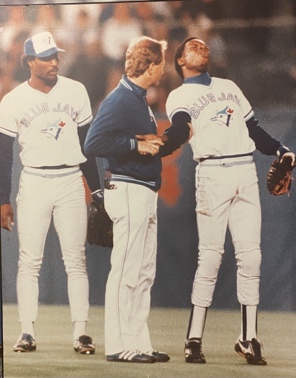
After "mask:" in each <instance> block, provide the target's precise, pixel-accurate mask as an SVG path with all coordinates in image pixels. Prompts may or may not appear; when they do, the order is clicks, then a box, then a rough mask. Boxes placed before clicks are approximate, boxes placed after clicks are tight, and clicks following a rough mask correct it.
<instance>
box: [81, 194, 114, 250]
mask: <svg viewBox="0 0 296 378" xmlns="http://www.w3.org/2000/svg"><path fill="white" fill-rule="evenodd" d="M92 197H93V201H92V202H91V203H90V206H89V214H88V220H87V241H88V242H89V244H90V245H93V244H95V245H98V246H102V247H109V248H112V247H113V222H112V220H111V219H110V218H109V215H108V214H107V212H106V210H105V206H104V194H103V192H102V191H101V190H100V191H98V192H96V194H95V195H93V196H92Z"/></svg>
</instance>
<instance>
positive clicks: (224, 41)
mask: <svg viewBox="0 0 296 378" xmlns="http://www.w3.org/2000/svg"><path fill="white" fill-rule="evenodd" d="M33 3H34V2H33ZM38 3H39V5H36V4H32V3H31V5H27V6H25V5H19V6H16V5H15V6H12V5H11V6H1V7H0V100H1V98H2V97H3V96H4V95H5V93H7V92H8V91H10V90H11V89H12V88H13V87H14V86H16V85H18V84H19V83H20V82H22V81H24V80H26V79H27V78H28V72H27V71H26V70H25V69H23V68H22V67H21V65H20V57H21V55H22V53H23V43H24V41H25V39H26V38H27V37H28V36H29V35H32V34H34V33H37V32H39V31H43V30H49V31H51V32H52V34H53V35H54V37H55V39H56V41H57V44H58V45H60V47H62V48H64V49H65V50H66V52H65V53H62V54H60V59H61V62H60V74H62V75H65V76H68V77H71V78H73V79H76V80H79V81H81V82H82V83H84V84H85V86H86V88H87V90H88V93H89V96H90V99H91V103H92V106H93V109H94V111H96V109H97V107H98V105H99V104H100V102H101V101H102V99H103V98H104V96H105V95H106V94H107V93H108V92H109V91H110V90H112V89H113V88H114V87H115V86H116V85H117V82H118V79H119V78H120V77H121V75H122V74H123V71H124V58H125V50H126V47H127V45H128V43H129V42H130V40H131V38H133V37H136V36H139V35H148V36H150V37H153V38H156V39H165V40H167V41H168V44H169V45H168V46H169V47H168V51H167V55H166V68H165V75H164V77H163V80H162V82H161V85H160V86H159V87H158V88H157V89H156V88H151V89H150V90H149V94H148V95H149V96H148V99H149V103H150V105H151V106H152V108H153V110H154V111H155V113H156V116H157V117H160V118H161V117H165V109H164V105H165V100H166V97H167V95H168V92H169V91H170V90H171V89H173V88H174V87H176V86H177V85H179V84H180V79H179V78H178V77H177V75H176V73H175V70H174V64H173V56H174V52H175V50H176V46H177V45H178V44H179V43H180V42H181V41H182V40H183V39H184V38H185V37H187V36H192V35H194V36H198V37H200V38H202V39H203V40H205V41H206V43H207V44H208V45H209V47H210V50H211V64H210V68H209V71H210V73H211V74H212V75H213V76H220V77H227V78H230V79H233V80H234V81H236V83H237V84H238V85H239V86H240V87H241V88H242V90H243V91H244V93H245V94H246V95H247V97H248V98H249V100H250V101H251V103H252V105H253V106H254V107H256V106H265V105H266V106H268V105H270V106H274V105H289V104H293V103H294V100H295V98H296V91H295V89H296V86H295V85H296V61H295V58H296V1H295V0H256V1H255V0H254V1H250V0H240V1H236V0H193V1H188V0H187V1H148V2H146V1H139V2H128V1H125V2H121V3H114V2H112V3H107V2H104V3H91V4H65V3H64V4H57V3H53V4H51V5H46V4H43V3H42V2H40V1H39V2H38Z"/></svg>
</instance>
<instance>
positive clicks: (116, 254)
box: [85, 37, 190, 363]
mask: <svg viewBox="0 0 296 378" xmlns="http://www.w3.org/2000/svg"><path fill="white" fill-rule="evenodd" d="M165 50H166V42H165V41H157V40H154V39H151V38H148V37H141V38H139V39H136V40H134V41H132V42H131V44H130V46H129V48H128V49H127V53H126V62H125V75H123V77H122V79H121V80H120V82H119V84H118V86H117V87H116V88H115V90H114V91H112V92H111V93H110V94H109V95H108V96H107V97H106V99H105V100H104V101H103V102H102V104H101V106H100V108H99V110H98V113H97V115H96V117H95V119H94V121H93V123H92V125H91V127H90V129H89V132H88V135H87V138H86V141H85V152H86V154H87V155H88V156H100V157H104V158H106V171H107V177H108V181H107V183H106V186H105V192H104V198H105V207H106V211H107V213H108V214H109V216H110V218H111V219H112V221H113V241H114V247H113V250H112V254H111V270H110V273H109V276H108V281H107V287H106V297H105V353H106V358H107V361H113V362H116V361H119V362H122V361H123V362H139V363H153V362H167V361H169V359H170V357H169V355H168V354H167V353H164V352H159V351H156V350H154V349H153V347H152V345H151V340H150V334H149V329H148V324H147V320H148V315H149V311H150V291H151V287H152V285H153V283H154V278H155V270H156V253H157V198H158V197H157V192H158V190H159V188H160V185H161V169H162V167H161V156H164V155H165V154H168V153H171V152H172V151H173V150H174V149H176V148H178V147H179V146H180V145H181V144H182V142H185V141H186V140H187V139H188V138H189V132H190V128H189V125H188V124H187V120H188V119H189V121H190V117H188V116H187V115H186V116H185V120H179V119H178V120H177V121H178V126H179V127H175V126H176V125H172V126H171V128H170V130H169V131H167V133H166V135H165V137H164V138H160V137H157V136H156V134H157V124H156V120H155V118H154V115H153V113H152V111H151V109H150V107H149V106H148V104H147V102H146V93H147V89H148V88H149V87H150V86H152V85H158V83H159V80H160V78H161V76H162V74H163V67H164V63H165V57H164V54H165ZM177 121H176V122H177ZM174 122H175V119H174ZM163 139H164V140H165V142H166V143H165V144H164V142H163Z"/></svg>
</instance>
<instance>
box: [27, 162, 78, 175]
mask: <svg viewBox="0 0 296 378" xmlns="http://www.w3.org/2000/svg"><path fill="white" fill-rule="evenodd" d="M62 168H68V169H65V170H62ZM49 170H50V172H48V171H49ZM55 170H56V171H55ZM23 172H24V173H27V174H29V175H33V176H39V177H45V178H54V177H64V176H69V175H72V174H73V173H77V172H81V171H80V167H79V166H77V165H75V166H69V165H66V166H64V167H63V166H57V168H56V167H54V166H50V168H44V167H38V168H33V167H28V166H26V167H24V170H23Z"/></svg>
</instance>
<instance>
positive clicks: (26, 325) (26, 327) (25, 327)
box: [21, 322, 35, 339]
mask: <svg viewBox="0 0 296 378" xmlns="http://www.w3.org/2000/svg"><path fill="white" fill-rule="evenodd" d="M21 328H22V334H23V333H28V334H29V335H31V336H32V337H33V339H35V332H34V322H22V327H21Z"/></svg>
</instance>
